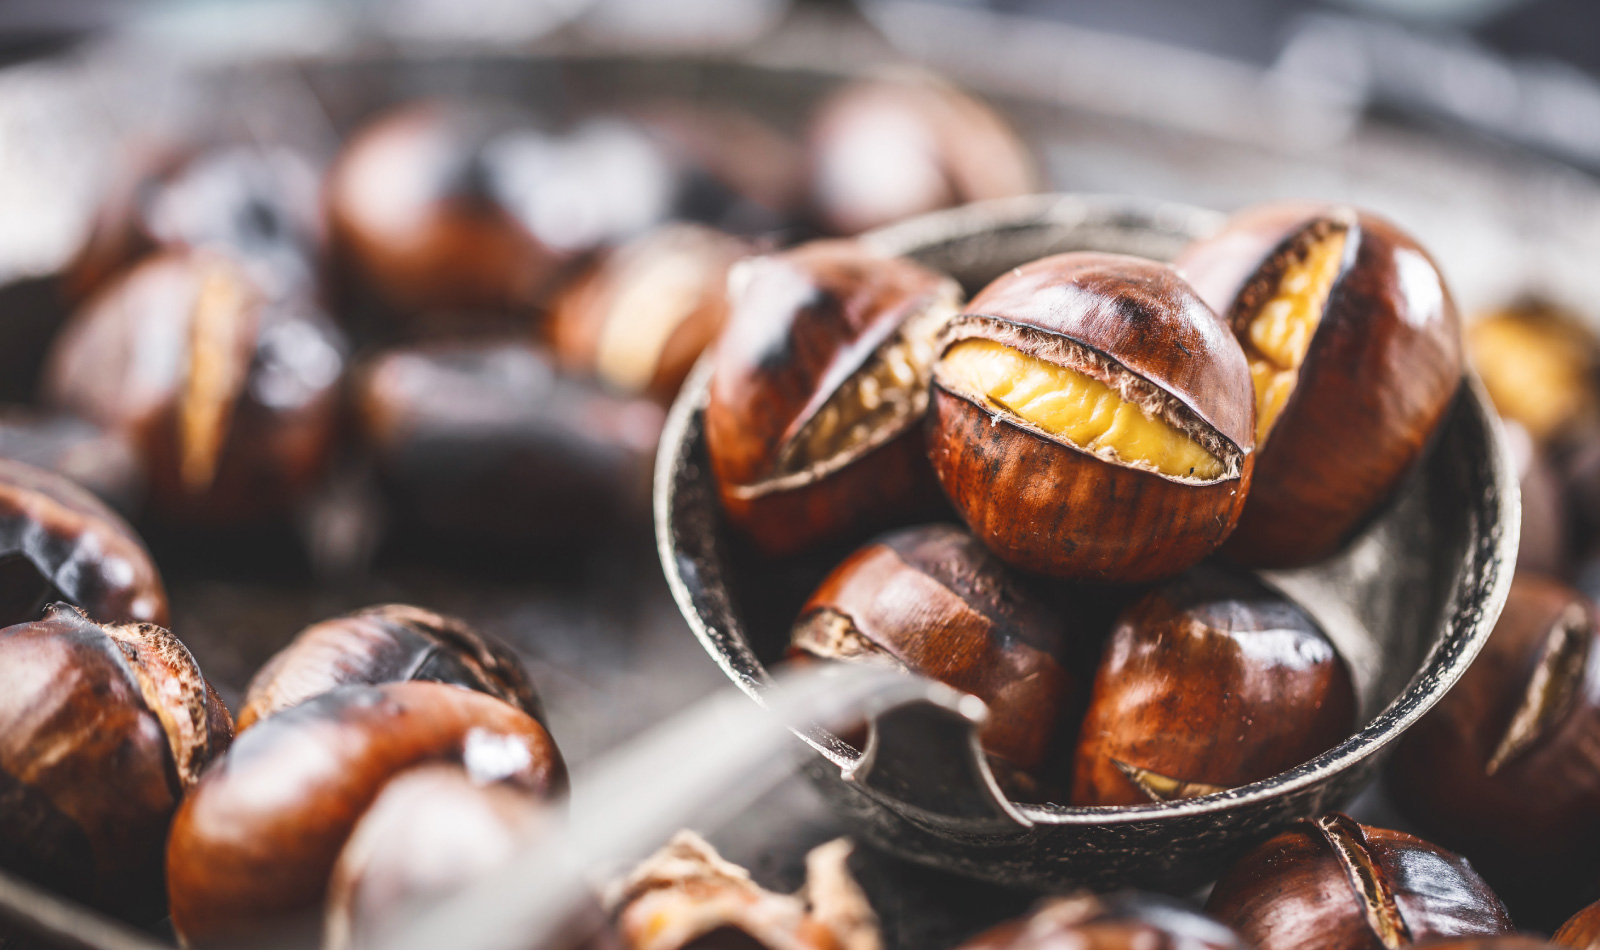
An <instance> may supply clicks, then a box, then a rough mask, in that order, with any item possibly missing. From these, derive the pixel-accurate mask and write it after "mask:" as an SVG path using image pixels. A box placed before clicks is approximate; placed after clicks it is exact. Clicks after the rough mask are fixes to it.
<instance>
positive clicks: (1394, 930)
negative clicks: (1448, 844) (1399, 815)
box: [1206, 813, 1513, 950]
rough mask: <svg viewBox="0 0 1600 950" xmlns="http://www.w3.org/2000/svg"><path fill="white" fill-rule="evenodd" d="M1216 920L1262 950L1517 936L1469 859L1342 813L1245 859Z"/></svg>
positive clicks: (1347, 948) (1227, 883)
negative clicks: (1365, 823)
mask: <svg viewBox="0 0 1600 950" xmlns="http://www.w3.org/2000/svg"><path fill="white" fill-rule="evenodd" d="M1206 913H1208V914H1210V915H1211V916H1213V917H1215V918H1217V919H1218V920H1220V921H1222V922H1223V923H1224V924H1227V925H1228V926H1230V927H1232V928H1233V929H1234V931H1235V932H1236V933H1238V935H1239V937H1240V939H1241V940H1243V941H1244V943H1245V945H1246V946H1250V947H1257V948H1259V950H1313V948H1315V950H1396V948H1399V947H1404V946H1408V945H1411V944H1416V943H1421V942H1423V941H1426V940H1430V939H1433V938H1437V937H1470V936H1494V935H1498V934H1509V933H1511V932H1512V929H1513V928H1512V925H1511V918H1510V917H1509V916H1508V915H1507V914H1506V909H1505V907H1504V905H1502V904H1501V903H1500V899H1499V898H1498V897H1496V896H1495V894H1494V892H1493V891H1491V890H1490V889H1489V885H1487V884H1485V883H1484V882H1483V879H1482V878H1480V877H1479V876H1478V874H1477V872H1476V871H1474V870H1473V869H1472V865H1470V864H1468V863H1467V861H1466V860H1465V859H1463V858H1461V857H1460V856H1459V855H1455V854H1451V853H1450V852H1448V851H1446V850H1444V849H1443V848H1439V847H1436V846H1434V845H1431V844H1429V843H1428V842H1426V841H1423V840H1421V839H1420V838H1414V837H1412V836H1411V835H1408V834H1403V833H1401V832H1398V831H1388V830H1386V829H1383V828H1369V827H1367V826H1366V825H1361V824H1357V823H1356V822H1355V821H1354V820H1353V819H1351V818H1350V817H1348V816H1346V815H1341V814H1337V813H1335V814H1330V815H1324V816H1323V817H1321V818H1317V819H1315V820H1312V819H1303V820H1301V821H1299V822H1297V823H1296V824H1295V825H1294V827H1292V828H1290V829H1289V830H1288V831H1285V832H1283V833H1282V834H1280V835H1278V836H1277V837H1275V838H1272V839H1270V840H1268V841H1266V842H1265V843H1263V844H1261V845H1259V846H1257V847H1256V848H1255V849H1254V850H1252V851H1250V852H1249V853H1248V854H1246V855H1245V856H1244V857H1242V858H1240V859H1239V861H1238V863H1237V864H1235V865H1234V866H1233V867H1232V868H1231V869H1230V870H1229V871H1228V872H1227V873H1226V874H1224V875H1223V876H1222V878H1221V880H1219V881H1217V884H1216V887H1215V888H1213V889H1212V891H1211V898H1210V900H1208V901H1207V902H1206Z"/></svg>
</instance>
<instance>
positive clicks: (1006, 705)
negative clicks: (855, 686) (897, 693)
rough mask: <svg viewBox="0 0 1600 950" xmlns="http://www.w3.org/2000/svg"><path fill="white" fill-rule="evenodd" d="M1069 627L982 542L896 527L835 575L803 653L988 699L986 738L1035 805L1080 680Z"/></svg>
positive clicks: (798, 648) (800, 624) (803, 629)
mask: <svg viewBox="0 0 1600 950" xmlns="http://www.w3.org/2000/svg"><path fill="white" fill-rule="evenodd" d="M1065 627H1066V624H1065V622H1064V621H1063V620H1062V619H1061V617H1060V616H1058V615H1057V614H1056V612H1055V611H1054V610H1053V609H1052V608H1051V607H1050V605H1049V604H1048V603H1046V602H1045V601H1044V600H1043V599H1042V598H1040V597H1039V595H1037V594H1035V593H1034V592H1032V591H1030V590H1029V589H1027V588H1026V587H1024V586H1023V585H1022V583H1021V582H1020V581H1019V580H1018V579H1017V578H1016V577H1014V576H1013V575H1012V574H1011V573H1010V571H1008V570H1007V568H1006V567H1005V565H1003V564H1001V563H1000V560H999V559H998V558H996V557H995V556H994V555H993V554H991V553H989V551H988V550H987V549H986V548H985V547H984V546H983V545H982V544H981V543H980V542H979V541H978V539H977V538H974V537H973V536H972V535H970V534H968V533H967V532H965V531H963V530H961V529H960V528H957V527H955V526H953V525H942V524H936V525H925V526H923V527H918V528H903V529H900V530H898V531H891V532H889V533H888V534H885V535H883V536H881V537H879V538H877V539H875V540H874V541H872V542H871V543H869V544H867V545H866V546H865V547H863V548H861V549H860V550H859V551H856V552H855V553H854V554H852V555H850V557H849V558H848V559H846V560H845V562H844V563H842V564H840V565H839V566H838V567H836V568H834V569H833V572H832V573H830V574H829V575H828V576H827V577H826V578H825V579H824V580H823V582H822V584H821V586H819V587H818V588H817V590H816V592H815V593H813V594H812V595H811V598H810V599H809V600H807V601H806V603H805V606H804V607H802V608H801V609H800V617H799V619H798V620H796V621H795V624H794V631H793V634H792V638H791V640H790V647H789V652H790V655H791V656H810V657H817V658H820V659H827V660H846V661H858V660H863V659H882V660H887V661H889V662H892V663H895V664H898V665H900V666H902V667H904V668H905V669H908V670H910V671H911V672H913V673H917V674H920V675H922V676H927V677H930V678H932V679H936V680H939V681H940V682H943V683H947V684H949V685H951V686H953V687H955V688H956V689H959V690H962V691H964V692H968V693H971V694H973V695H974V696H977V697H978V698H979V699H981V700H983V701H984V702H985V703H986V704H987V705H988V707H989V720H988V722H987V723H986V724H985V725H984V727H983V730H982V733H981V735H980V737H979V738H980V741H981V742H982V743H983V748H984V751H985V752H987V753H988V754H989V756H990V759H991V761H993V762H994V763H995V765H996V766H998V768H997V774H998V776H999V777H1000V779H1001V781H1002V784H1003V785H1005V786H1006V787H1007V790H1008V791H1011V792H1012V793H1013V794H1021V795H1022V796H1023V797H1028V792H1029V791H1030V788H1031V786H1032V785H1033V784H1034V782H1033V777H1034V776H1032V775H1031V773H1034V772H1035V771H1036V770H1038V769H1039V768H1040V767H1041V766H1043V765H1044V764H1045V759H1046V757H1047V755H1048V754H1049V752H1050V751H1051V742H1052V740H1053V739H1054V737H1055V734H1056V728H1057V725H1058V723H1059V721H1060V719H1061V717H1062V715H1063V714H1064V712H1065V711H1066V710H1067V708H1068V706H1069V705H1070V703H1071V700H1072V693H1073V690H1074V685H1075V684H1074V683H1073V680H1072V676H1071V674H1069V673H1068V672H1067V671H1066V670H1065V669H1064V668H1063V667H1062V665H1061V663H1060V661H1059V660H1058V659H1057V654H1058V653H1059V651H1060V649H1061V641H1062V639H1063V634H1064V632H1065Z"/></svg>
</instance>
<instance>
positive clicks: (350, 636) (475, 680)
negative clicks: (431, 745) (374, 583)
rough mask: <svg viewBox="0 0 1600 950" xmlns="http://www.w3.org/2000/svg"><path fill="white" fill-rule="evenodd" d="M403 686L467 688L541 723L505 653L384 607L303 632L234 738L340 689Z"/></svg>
mask: <svg viewBox="0 0 1600 950" xmlns="http://www.w3.org/2000/svg"><path fill="white" fill-rule="evenodd" d="M406 680H427V681H430V682H435V683H450V684H453V685H456V686H465V687H466V688H468V689H475V690H477V691H478V692H480V693H487V694H488V695H490V696H493V697H494V698H496V699H499V700H502V701H504V702H507V703H510V704H511V705H513V706H515V707H517V708H518V709H520V710H522V711H523V712H525V713H527V714H528V715H530V716H532V717H533V718H535V719H538V720H540V721H541V722H543V721H544V712H543V710H542V709H541V708H540V705H539V697H538V695H537V694H536V693H535V692H534V689H533V684H532V683H530V682H529V681H528V674H527V671H526V670H524V669H523V668H522V661H521V660H519V659H517V655H516V654H515V653H514V652H512V650H511V648H510V647H508V646H506V645H505V644H504V643H501V642H500V641H498V640H493V639H490V638H488V637H486V636H484V635H483V634H481V633H479V632H478V631H476V630H474V629H473V628H472V627H471V626H469V625H468V624H467V622H466V621H464V620H458V619H456V618H455V617H446V616H444V615H442V614H436V613H434V612H433V611H431V610H424V609H422V608H421V607H413V606H411V605H409V604H383V605H380V606H377V607H367V608H365V609H362V610H357V611H355V612H353V613H349V614H345V615H344V616H342V617H334V618H333V619H331V620H324V621H322V622H320V623H314V624H312V625H311V626H309V627H307V628H305V629H304V630H302V631H300V632H299V633H298V634H297V635H296V636H295V638H294V640H293V641H291V642H290V643H289V645H288V646H286V647H284V648H283V649H282V650H279V651H278V652H277V653H276V654H274V655H273V657H272V659H270V660H268V661H267V662H266V664H265V665H264V666H262V667H261V669H260V670H258V671H257V672H256V675H255V676H254V677H253V678H252V679H251V680H250V688H249V690H248V691H246V693H245V698H244V706H243V707H242V708H241V709H240V710H239V731H240V732H243V731H244V730H246V729H248V728H250V727H251V726H252V725H254V724H255V723H257V722H259V721H261V720H263V719H266V718H267V717H268V716H271V715H273V714H274V713H278V712H281V711H283V710H285V709H288V708H289V707H290V706H295V705H298V704H300V703H303V702H305V701H306V700H308V699H311V698H312V697H314V696H320V695H322V694H323V693H326V692H328V691H329V690H332V689H336V688H338V687H340V686H347V685H350V684H352V683H358V684H364V685H367V686H376V685H378V684H379V683H398V682H403V681H406Z"/></svg>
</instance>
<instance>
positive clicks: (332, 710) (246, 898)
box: [167, 682, 566, 946]
mask: <svg viewBox="0 0 1600 950" xmlns="http://www.w3.org/2000/svg"><path fill="white" fill-rule="evenodd" d="M439 761H443V762H455V763H458V764H460V765H462V766H463V767H464V768H465V769H466V770H467V773H468V774H469V775H471V776H472V777H473V779H474V780H476V781H478V782H480V783H485V784H486V783H491V782H506V783H509V784H511V785H514V786H517V787H520V788H523V789H526V790H527V791H528V792H530V793H532V794H534V795H538V796H551V795H555V794H558V793H561V792H564V791H565V789H566V766H565V765H564V764H563V763H562V760H561V753H560V752H559V751H557V749H556V746H555V743H554V742H553V741H552V740H551V738H550V734H549V733H548V732H546V731H545V729H544V727H543V726H541V725H540V724H539V723H538V722H537V721H536V720H534V719H533V718H532V717H530V716H528V715H527V714H526V713H524V712H522V711H521V710H519V709H517V708H516V707H514V706H511V705H509V704H507V703H503V702H501V701H500V700H498V699H495V698H493V697H491V696H487V695H484V694H483V693H479V692H475V691H473V690H469V689H463V688H462V687H459V686H449V685H445V684H442V683H428V682H405V683H387V684H383V685H380V686H344V687H341V688H339V689H336V690H333V691H332V692H328V693H324V694H322V695H321V696H318V697H315V698H313V699H310V700H307V701H306V702H303V703H301V704H300V705H298V706H294V707H292V708H290V709H286V710H284V711H283V712H281V713H278V714H277V715H275V716H273V717H272V718H270V719H267V720H264V721H261V722H259V723H257V724H256V726H255V727H254V728H253V729H251V730H249V731H248V732H246V733H244V734H243V735H241V736H240V737H239V741H238V742H236V743H235V744H234V747H233V749H232V750H231V751H230V753H229V755H227V756H226V757H225V758H223V759H222V760H221V761H219V762H218V763H217V764H216V765H215V766H214V767H213V768H212V769H211V770H210V771H208V772H207V773H206V774H205V776H204V777H203V778H202V779H201V781H200V784H199V785H198V786H197V787H196V788H195V789H194V790H193V791H192V792H191V793H190V795H189V797H188V798H186V799H185V800H184V803H183V805H182V806H181V807H180V808H179V809H178V813H177V816H176V817H175V818H174V819H173V823H172V834H171V837H170V838H169V839H168V844H167V889H168V895H169V898H170V900H171V909H172V923H173V926H174V928H176V930H177V932H178V935H179V936H180V937H181V938H182V939H183V940H184V942H185V943H186V944H188V945H190V946H205V945H214V944H219V943H228V942H232V941H238V940H243V939H249V938H253V937H258V936H260V935H261V934H263V933H267V932H270V931H271V930H273V929H275V928H279V927H285V926H289V925H292V924H294V923H296V918H297V917H303V916H304V915H309V914H315V913H316V912H318V911H320V909H321V907H322V902H323V898H324V896H325V894H326V891H327V887H328V881H329V876H330V874H331V873H332V871H333V866H334V863H335V862H336V861H337V859H338V857H339V853H340V850H341V849H342V848H343V847H344V845H345V843H346V841H347V839H348V838H349V837H350V833H351V831H352V829H353V828H354V826H355V824H356V822H357V821H358V820H359V819H360V817H361V815H362V814H363V813H364V812H365V811H366V810H367V808H368V807H369V806H370V805H371V804H372V802H373V800H374V799H375V798H377V796H378V794H379V792H381V791H382V790H383V788H384V786H385V785H386V784H387V783H388V781H389V780H390V779H391V778H393V777H394V776H395V775H397V774H399V773H400V772H402V771H404V770H405V769H408V768H410V767H412V766H414V765H418V764H421V763H424V762H439Z"/></svg>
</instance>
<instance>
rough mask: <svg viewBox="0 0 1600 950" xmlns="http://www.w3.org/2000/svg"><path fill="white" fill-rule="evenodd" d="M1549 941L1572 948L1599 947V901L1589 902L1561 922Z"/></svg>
mask: <svg viewBox="0 0 1600 950" xmlns="http://www.w3.org/2000/svg"><path fill="white" fill-rule="evenodd" d="M1550 942H1551V943H1553V944H1555V945H1557V946H1560V947H1571V948H1572V950H1595V948H1596V947H1600V902H1597V903H1594V904H1590V905H1589V906H1588V907H1585V908H1584V909H1583V910H1580V911H1578V912H1577V913H1576V914H1573V915H1572V916H1571V917H1569V918H1567V922H1566V923H1564V924H1562V925H1561V927H1560V929H1558V930H1557V931H1556V932H1555V935H1554V936H1552V937H1551V938H1550Z"/></svg>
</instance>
